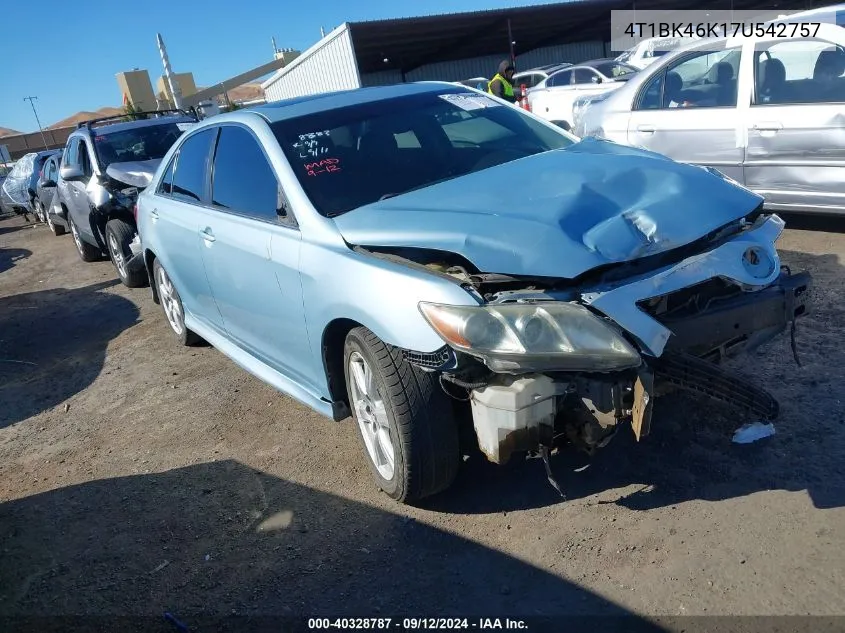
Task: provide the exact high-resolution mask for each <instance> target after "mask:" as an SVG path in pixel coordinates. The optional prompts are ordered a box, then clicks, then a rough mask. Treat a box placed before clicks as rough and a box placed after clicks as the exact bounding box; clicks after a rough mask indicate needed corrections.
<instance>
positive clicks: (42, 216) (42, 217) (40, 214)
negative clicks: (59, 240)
mask: <svg viewBox="0 0 845 633" xmlns="http://www.w3.org/2000/svg"><path fill="white" fill-rule="evenodd" d="M32 208H33V209H34V213H35V219H36V220H38V221H39V222H40V223H41V224H45V223H46V222H47V214H46V213H45V212H44V207H43V206H42V205H41V200H39V199H38V198H36V199H35V200H33V202H32Z"/></svg>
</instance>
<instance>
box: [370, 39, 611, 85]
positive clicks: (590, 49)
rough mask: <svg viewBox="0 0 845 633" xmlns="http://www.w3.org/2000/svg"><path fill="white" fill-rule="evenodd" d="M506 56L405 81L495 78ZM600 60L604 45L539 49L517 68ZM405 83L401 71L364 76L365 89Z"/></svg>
mask: <svg viewBox="0 0 845 633" xmlns="http://www.w3.org/2000/svg"><path fill="white" fill-rule="evenodd" d="M506 57H507V53H505V54H504V55H488V56H486V57H472V58H468V59H459V60H456V61H451V62H438V63H436V64H426V65H425V66H421V67H420V68H417V69H416V70H412V71H411V72H409V73H407V74H406V75H405V81H460V80H462V79H470V78H471V77H492V76H493V74H494V73H495V72H496V68H497V67H498V65H499V62H501V61H502V60H503V59H505V58H506ZM599 57H605V43H604V42H598V41H595V42H578V43H575V44H562V45H560V46H548V47H546V48H538V49H536V50H533V51H531V52H528V53H525V54H524V55H520V56H519V57H517V60H516V65H517V68H518V69H519V70H527V69H529V68H533V67H535V66H545V65H546V64H555V63H557V62H571V63H573V64H577V63H578V62H584V61H587V60H588V59H596V58H599ZM401 81H402V75H401V74H400V73H399V71H383V72H378V73H367V74H365V75H361V84H362V85H364V86H379V85H385V84H393V83H399V82H401Z"/></svg>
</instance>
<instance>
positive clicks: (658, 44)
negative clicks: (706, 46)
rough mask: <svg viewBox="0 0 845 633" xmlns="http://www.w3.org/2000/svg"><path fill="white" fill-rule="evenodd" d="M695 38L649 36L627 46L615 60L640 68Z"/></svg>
mask: <svg viewBox="0 0 845 633" xmlns="http://www.w3.org/2000/svg"><path fill="white" fill-rule="evenodd" d="M696 39H698V38H686V39H684V38H678V37H650V38H648V39H645V40H643V41H642V42H640V43H639V44H637V45H636V46H634V47H632V48H629V49H628V50H627V51H625V52H624V53H622V54H621V55H620V56H619V57H617V58H616V61H618V62H624V63H626V64H628V65H629V66H633V67H634V68H638V69H640V70H642V69H643V68H645V67H646V66H648V65H649V64H651V63H652V62H654V61H656V60H657V59H659V58H660V57H662V56H663V55H665V54H666V53H671V52H672V51H673V50H675V49H677V48H680V47H681V46H685V45H687V44H692V43H693V42H694V41H695V40H696Z"/></svg>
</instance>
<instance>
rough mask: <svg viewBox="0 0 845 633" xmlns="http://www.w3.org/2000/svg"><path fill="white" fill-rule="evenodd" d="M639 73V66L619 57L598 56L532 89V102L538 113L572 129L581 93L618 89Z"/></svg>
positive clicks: (571, 67) (558, 73) (531, 104)
mask: <svg viewBox="0 0 845 633" xmlns="http://www.w3.org/2000/svg"><path fill="white" fill-rule="evenodd" d="M636 73H637V69H636V68H634V67H633V66H629V65H628V64H624V63H622V62H618V61H616V60H615V59H596V60H593V61H588V62H583V63H581V64H578V65H576V66H569V67H567V68H564V69H563V70H559V71H557V72H555V73H552V74H551V75H550V76H549V77H548V78H546V79H544V80H543V81H542V82H540V83H539V84H538V85H537V86H536V87H535V88H532V89H530V90H529V91H528V104H529V106H530V108H531V111H532V112H533V113H534V114H536V115H537V116H540V117H542V118H544V119H547V120H549V121H554V122H555V123H557V124H558V125H561V127H564V128H565V129H571V128H572V122H573V116H572V106H573V104H574V102H575V100H576V99H577V98H578V97H580V96H584V95H597V94H600V93H603V92H610V91H611V90H615V89H616V88H619V87H620V86H623V85H624V84H625V82H626V81H627V80H628V79H630V78H631V77H633V76H634V75H635V74H636Z"/></svg>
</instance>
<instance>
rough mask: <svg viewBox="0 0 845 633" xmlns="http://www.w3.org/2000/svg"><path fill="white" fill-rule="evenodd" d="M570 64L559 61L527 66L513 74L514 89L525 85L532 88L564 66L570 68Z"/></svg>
mask: <svg viewBox="0 0 845 633" xmlns="http://www.w3.org/2000/svg"><path fill="white" fill-rule="evenodd" d="M571 66H572V64H570V63H569V62H560V63H558V64H549V65H547V66H537V67H536V68H529V69H528V70H522V71H520V72H518V73H516V74H515V75H514V76H513V82H512V83H513V88H514V90H518V89H520V88H521V87H522V86H525V88H526V89H527V90H530V89H531V88H534V87H535V86H537V85H539V84H541V83H542V82H543V81H545V80H546V79H548V78H549V77H550V76H551V75H553V74H554V73H556V72H557V71H559V70H563V69H564V68H570V67H571Z"/></svg>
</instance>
